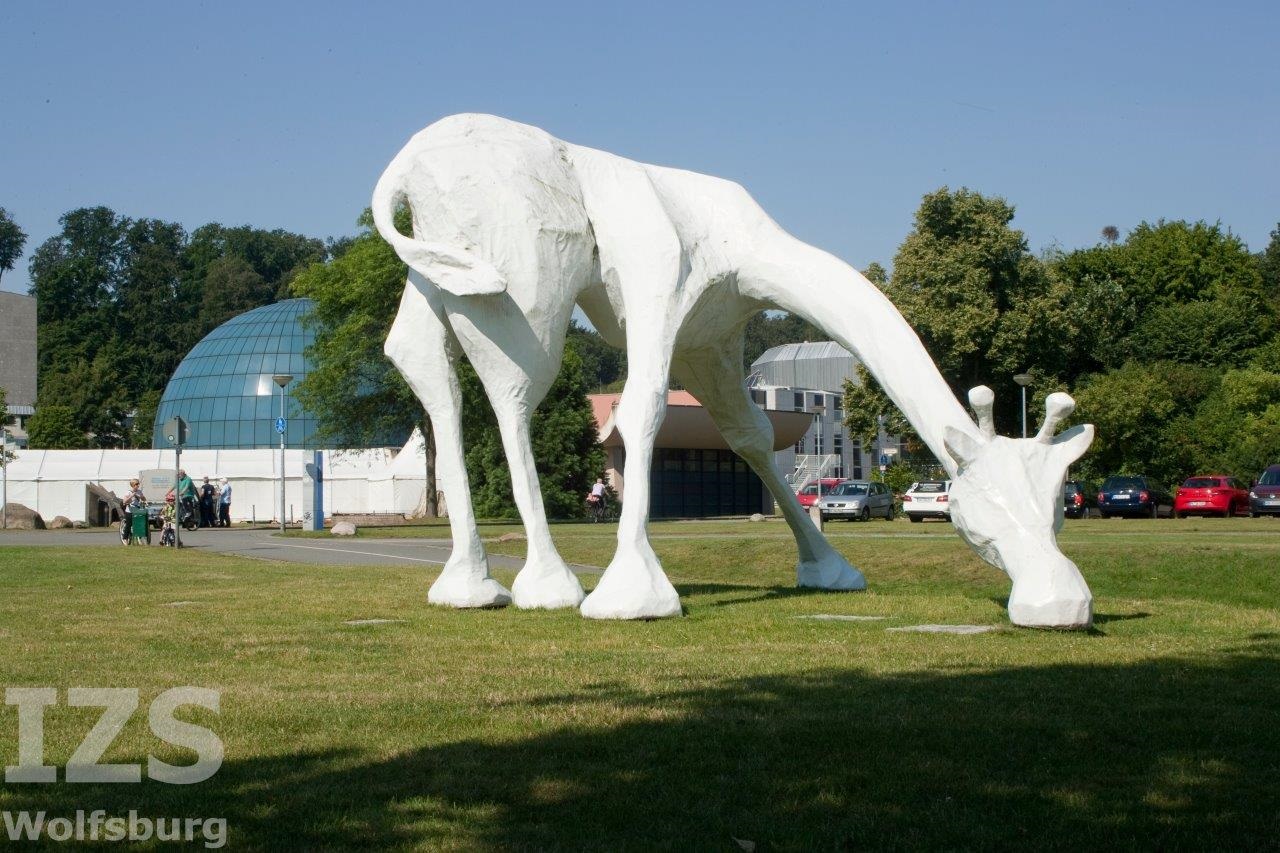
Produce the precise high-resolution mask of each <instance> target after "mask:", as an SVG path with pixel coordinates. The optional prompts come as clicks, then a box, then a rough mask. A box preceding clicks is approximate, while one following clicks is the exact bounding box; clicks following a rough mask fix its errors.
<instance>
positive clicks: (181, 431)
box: [164, 416, 187, 447]
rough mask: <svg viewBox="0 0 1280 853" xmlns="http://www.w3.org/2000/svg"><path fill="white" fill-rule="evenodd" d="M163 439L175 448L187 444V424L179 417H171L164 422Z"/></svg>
mask: <svg viewBox="0 0 1280 853" xmlns="http://www.w3.org/2000/svg"><path fill="white" fill-rule="evenodd" d="M164 437H165V438H167V439H168V440H169V443H170V444H172V445H175V446H177V447H181V446H182V445H184V444H186V443H187V422H186V421H184V420H183V419H182V418H180V417H177V416H175V417H172V418H169V420H167V421H165V422H164Z"/></svg>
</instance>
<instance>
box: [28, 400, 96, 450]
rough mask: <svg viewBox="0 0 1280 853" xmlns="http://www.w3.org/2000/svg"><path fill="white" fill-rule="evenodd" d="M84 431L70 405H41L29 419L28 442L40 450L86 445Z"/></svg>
mask: <svg viewBox="0 0 1280 853" xmlns="http://www.w3.org/2000/svg"><path fill="white" fill-rule="evenodd" d="M84 440H85V438H84V433H82V432H81V431H80V427H79V425H78V424H77V423H76V414H75V412H74V411H73V410H72V409H71V407H70V406H62V405H57V404H50V405H46V406H40V407H39V408H37V409H36V413H35V414H34V415H32V416H31V419H30V420H28V421H27V443H28V444H29V445H30V446H31V447H33V448H38V449H40V450H70V449H75V448H77V447H83V446H84Z"/></svg>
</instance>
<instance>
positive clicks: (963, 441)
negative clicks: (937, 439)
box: [942, 426, 982, 466]
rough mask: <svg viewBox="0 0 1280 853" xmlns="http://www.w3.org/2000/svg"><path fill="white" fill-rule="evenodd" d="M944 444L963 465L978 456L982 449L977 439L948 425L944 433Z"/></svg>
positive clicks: (952, 456)
mask: <svg viewBox="0 0 1280 853" xmlns="http://www.w3.org/2000/svg"><path fill="white" fill-rule="evenodd" d="M942 444H943V446H944V447H946V448H947V452H948V453H950V454H951V458H952V459H954V460H956V462H959V463H960V464H961V465H962V466H963V465H968V464H969V463H970V462H972V461H973V460H974V459H976V458H978V452H979V451H980V450H981V449H982V445H980V444H979V443H978V441H977V439H975V438H974V437H973V436H971V435H969V434H968V433H967V432H964V431H963V430H958V429H956V428H955V427H953V426H949V427H947V429H946V432H944V433H943V436H942Z"/></svg>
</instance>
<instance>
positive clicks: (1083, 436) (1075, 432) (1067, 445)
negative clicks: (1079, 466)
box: [1052, 424, 1093, 466]
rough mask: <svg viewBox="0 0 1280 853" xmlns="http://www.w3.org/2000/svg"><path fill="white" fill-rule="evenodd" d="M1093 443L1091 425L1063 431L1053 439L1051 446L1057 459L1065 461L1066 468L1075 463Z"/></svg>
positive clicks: (1082, 425)
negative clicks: (1055, 452)
mask: <svg viewBox="0 0 1280 853" xmlns="http://www.w3.org/2000/svg"><path fill="white" fill-rule="evenodd" d="M1092 443H1093V424H1081V425H1080V426H1073V427H1072V428H1071V429H1069V430H1065V431H1063V432H1062V433H1060V434H1059V435H1058V436H1057V437H1055V438H1054V439H1053V442H1052V446H1053V448H1054V450H1055V451H1057V454H1058V458H1059V459H1061V460H1065V461H1066V464H1067V465H1068V466H1070V465H1071V463H1072V462H1075V461H1076V460H1077V459H1079V458H1080V457H1081V456H1084V452H1085V451H1086V450H1088V449H1089V445H1090V444H1092Z"/></svg>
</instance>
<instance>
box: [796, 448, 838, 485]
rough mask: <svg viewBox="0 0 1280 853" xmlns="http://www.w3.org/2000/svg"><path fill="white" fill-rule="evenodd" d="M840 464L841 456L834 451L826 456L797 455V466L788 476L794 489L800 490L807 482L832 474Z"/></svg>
mask: <svg viewBox="0 0 1280 853" xmlns="http://www.w3.org/2000/svg"><path fill="white" fill-rule="evenodd" d="M839 464H840V457H839V456H836V455H835V454H834V453H831V454H827V455H825V456H818V455H816V454H803V455H798V456H796V467H795V470H794V471H792V472H791V475H790V476H789V477H787V478H786V480H787V484H788V485H790V486H791V488H792V490H793V491H797V492H798V491H800V490H801V489H802V488H804V486H805V484H806V483H811V482H813V481H814V480H818V479H821V478H823V477H827V476H830V474H831V472H832V471H833V470H835V468H836V467H837V466H838V465H839Z"/></svg>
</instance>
